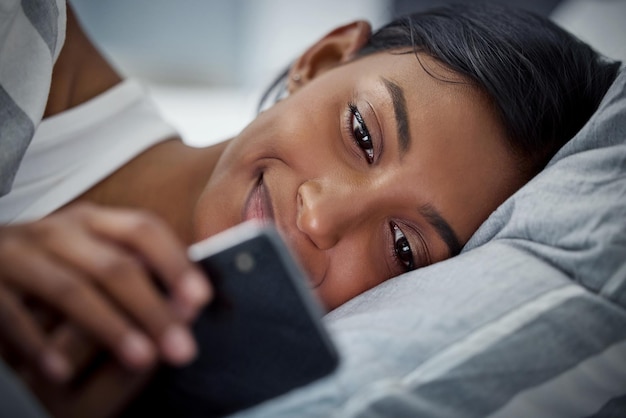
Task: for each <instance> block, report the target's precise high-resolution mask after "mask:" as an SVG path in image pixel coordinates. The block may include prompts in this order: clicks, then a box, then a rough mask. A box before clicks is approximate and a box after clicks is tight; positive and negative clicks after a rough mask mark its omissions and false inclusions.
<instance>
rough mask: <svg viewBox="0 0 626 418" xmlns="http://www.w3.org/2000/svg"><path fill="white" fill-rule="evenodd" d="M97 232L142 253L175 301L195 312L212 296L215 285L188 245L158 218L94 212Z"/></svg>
mask: <svg viewBox="0 0 626 418" xmlns="http://www.w3.org/2000/svg"><path fill="white" fill-rule="evenodd" d="M86 218H87V220H88V223H89V225H90V226H91V228H92V229H93V230H94V232H96V233H98V234H99V235H101V236H103V237H106V238H108V239H111V240H114V241H117V242H119V243H123V244H124V245H127V246H129V247H130V248H132V249H133V250H134V251H136V252H137V253H139V254H141V255H142V257H143V258H144V259H145V261H146V262H147V264H148V265H149V267H150V269H151V270H152V271H153V272H154V273H155V274H157V275H158V277H159V279H160V280H162V281H163V283H164V284H165V286H166V287H167V288H168V290H169V291H170V292H171V293H172V295H173V297H174V298H175V300H176V301H177V302H178V303H179V304H181V308H182V309H187V310H189V311H190V314H195V313H196V312H197V311H198V309H199V308H200V307H201V306H203V305H205V304H206V303H207V302H208V301H209V300H210V299H211V298H212V288H211V286H210V284H209V281H208V279H207V278H206V277H205V276H204V274H203V273H202V272H201V271H200V269H199V268H198V267H197V266H196V265H195V264H194V263H192V262H191V261H190V260H189V259H188V257H187V253H186V248H185V247H184V246H183V244H182V243H181V242H180V241H179V239H178V238H177V237H176V235H174V233H173V232H172V231H171V230H170V228H168V227H167V226H166V225H165V224H164V223H163V222H162V221H160V220H159V219H158V218H157V217H155V216H153V215H150V214H148V213H145V212H138V211H126V210H108V211H106V212H98V213H97V214H96V213H95V212H93V211H91V212H90V213H89V214H88V215H87V216H86Z"/></svg>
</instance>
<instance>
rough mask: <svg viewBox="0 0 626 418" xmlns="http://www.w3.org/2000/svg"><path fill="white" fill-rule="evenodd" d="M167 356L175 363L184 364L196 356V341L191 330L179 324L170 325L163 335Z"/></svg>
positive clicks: (164, 350) (163, 345)
mask: <svg viewBox="0 0 626 418" xmlns="http://www.w3.org/2000/svg"><path fill="white" fill-rule="evenodd" d="M162 348H163V352H164V354H165V357H166V358H167V359H168V360H169V361H171V362H172V363H174V364H184V363H188V362H189V361H191V360H193V358H194V357H195V356H196V343H195V341H194V340H193V338H192V337H191V334H190V333H189V331H187V330H186V329H184V328H183V327H181V326H179V325H174V326H172V327H170V328H169V329H168V330H167V331H166V332H165V335H164V336H163V339H162Z"/></svg>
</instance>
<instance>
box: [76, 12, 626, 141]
mask: <svg viewBox="0 0 626 418" xmlns="http://www.w3.org/2000/svg"><path fill="white" fill-rule="evenodd" d="M496 1H497V2H499V3H505V4H513V5H517V6H519V7H523V8H526V9H529V10H532V11H535V12H537V13H540V14H543V15H547V16H550V17H552V18H553V19H554V20H555V21H557V23H560V24H561V25H563V26H564V27H566V28H567V29H569V30H571V31H572V32H574V33H576V34H578V35H579V36H580V37H581V38H583V39H584V40H586V41H588V42H590V43H591V44H592V45H594V46H596V48H597V49H599V50H600V51H601V52H604V53H605V54H607V55H609V56H613V57H616V58H620V57H625V58H626V46H625V45H624V42H623V39H624V26H626V25H625V24H624V22H625V18H626V0H496ZM450 2H452V1H446V0H341V1H338V0H315V1H308V2H305V1H294V0H228V1H227V0H177V1H172V0H106V1H102V0H70V4H71V5H72V7H73V8H74V10H75V11H76V13H77V15H78V17H79V19H80V20H81V22H82V23H83V27H84V29H85V30H86V31H87V33H88V34H89V36H90V37H91V38H92V40H93V41H94V42H95V43H96V45H98V47H99V48H100V49H101V51H102V52H103V53H104V54H105V55H106V56H107V57H108V58H109V60H110V61H111V62H112V63H113V65H114V66H115V67H116V68H117V69H118V71H120V72H121V73H122V74H123V75H125V76H127V77H133V78H139V79H141V80H143V81H144V82H145V83H146V85H147V86H148V88H149V89H150V92H151V94H152V96H153V97H154V99H155V101H156V103H157V105H158V106H159V107H160V109H161V111H162V112H163V114H164V116H165V117H166V119H168V120H169V121H170V123H172V124H173V125H174V126H175V127H176V128H177V129H178V130H179V131H180V132H181V135H182V136H183V139H184V140H185V141H186V142H187V143H189V144H191V145H197V146H202V145H206V144H210V143H214V142H217V141H220V140H223V139H226V138H228V137H230V136H232V135H235V134H236V133H237V132H239V131H240V130H241V129H242V128H243V127H244V126H245V125H246V124H247V123H248V122H249V121H250V120H251V119H252V118H253V117H254V115H255V113H256V108H257V105H258V101H259V99H260V97H261V95H262V93H263V91H264V89H265V88H266V87H267V86H269V84H270V83H271V82H272V81H273V79H274V78H275V77H276V76H277V75H278V74H279V73H280V72H281V71H282V70H283V69H284V68H285V67H286V66H287V65H288V64H289V62H290V61H291V60H293V59H294V58H295V57H296V56H297V55H298V54H299V53H301V52H303V51H304V50H305V49H306V48H307V47H308V46H309V45H311V44H312V43H313V42H315V41H316V40H317V39H319V38H320V37H322V36H323V35H324V34H326V33H327V32H329V31H330V30H332V29H333V28H334V27H336V26H338V25H341V24H344V23H348V22H350V21H353V20H356V19H365V20H368V21H370V22H371V23H372V25H373V26H374V28H376V27H379V26H381V25H382V24H384V23H385V22H387V21H388V20H390V19H391V18H393V17H395V16H398V15H401V14H405V13H409V12H414V11H419V10H423V9H426V8H429V7H432V6H437V5H442V4H445V3H450ZM455 2H456V3H459V2H464V3H472V2H473V1H472V0H465V1H463V0H456V1H455Z"/></svg>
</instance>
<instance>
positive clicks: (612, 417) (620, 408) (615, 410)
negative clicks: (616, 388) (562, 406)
mask: <svg viewBox="0 0 626 418" xmlns="http://www.w3.org/2000/svg"><path fill="white" fill-rule="evenodd" d="M625 411H626V395H624V396H620V397H618V398H615V399H611V400H610V401H609V402H607V404H606V405H604V406H603V407H602V409H601V410H599V411H598V412H596V413H595V414H593V415H592V416H589V417H588V418H624V415H626V412H625Z"/></svg>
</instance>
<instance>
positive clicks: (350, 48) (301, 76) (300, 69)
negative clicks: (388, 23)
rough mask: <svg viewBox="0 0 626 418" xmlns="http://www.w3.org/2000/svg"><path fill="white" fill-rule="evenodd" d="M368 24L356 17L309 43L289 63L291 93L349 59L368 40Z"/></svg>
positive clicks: (288, 85) (369, 33) (370, 28)
mask: <svg viewBox="0 0 626 418" xmlns="http://www.w3.org/2000/svg"><path fill="white" fill-rule="evenodd" d="M371 33H372V27H371V25H370V24H369V23H368V22H366V21H364V20H358V21H355V22H352V23H349V24H347V25H344V26H340V27H338V28H336V29H334V30H333V31H332V32H330V33H328V34H327V35H326V36H324V37H323V38H322V39H320V40H319V41H317V42H316V43H315V44H314V45H313V46H311V47H310V48H309V49H308V50H307V51H306V52H305V53H304V54H302V55H301V56H300V57H299V58H298V59H297V60H296V61H295V62H294V63H293V65H292V66H291V69H290V70H289V74H288V76H289V80H288V84H287V87H288V89H289V93H293V92H294V91H296V90H297V89H299V88H300V87H302V86H303V85H305V84H306V83H308V82H309V81H311V80H312V79H313V78H315V77H317V76H318V75H320V74H321V73H323V72H324V71H326V70H329V69H331V68H333V67H336V66H337V65H339V64H342V63H345V62H347V61H350V60H351V59H352V58H354V56H355V55H356V53H357V51H358V50H359V49H361V48H362V47H363V46H364V45H365V44H366V43H367V41H368V40H369V38H370V35H371Z"/></svg>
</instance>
